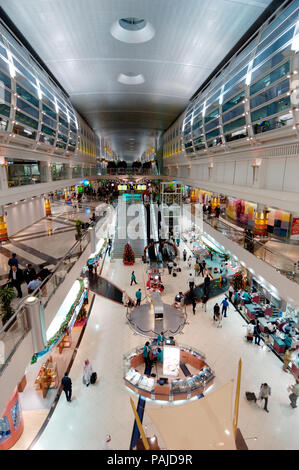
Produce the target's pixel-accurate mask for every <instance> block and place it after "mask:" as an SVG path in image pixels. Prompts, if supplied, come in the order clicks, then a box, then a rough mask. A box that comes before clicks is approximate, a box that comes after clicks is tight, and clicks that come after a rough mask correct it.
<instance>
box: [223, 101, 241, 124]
mask: <svg viewBox="0 0 299 470" xmlns="http://www.w3.org/2000/svg"><path fill="white" fill-rule="evenodd" d="M244 112H245V109H244V104H241V105H240V106H237V107H236V108H233V109H232V110H231V111H228V112H227V113H225V114H223V115H222V122H223V123H224V122H227V121H230V120H231V119H234V118H235V117H237V116H239V115H240V114H243V113H244Z"/></svg>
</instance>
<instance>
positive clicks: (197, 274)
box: [194, 260, 200, 277]
mask: <svg viewBox="0 0 299 470" xmlns="http://www.w3.org/2000/svg"><path fill="white" fill-rule="evenodd" d="M194 271H195V276H196V277H197V276H199V272H200V266H199V264H198V262H197V260H196V263H195V265H194Z"/></svg>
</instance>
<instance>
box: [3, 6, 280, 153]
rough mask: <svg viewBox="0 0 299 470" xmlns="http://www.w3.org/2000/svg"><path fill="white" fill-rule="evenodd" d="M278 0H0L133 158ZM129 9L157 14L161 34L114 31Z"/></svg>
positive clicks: (144, 15)
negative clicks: (139, 38) (123, 36)
mask: <svg viewBox="0 0 299 470" xmlns="http://www.w3.org/2000/svg"><path fill="white" fill-rule="evenodd" d="M270 3H271V0H185V1H184V0H163V1H161V0H84V1H82V0H26V1H23V2H22V1H20V0H0V6H1V7H2V8H3V9H4V10H5V12H6V13H7V15H8V16H9V17H10V18H11V20H12V21H13V22H14V23H15V25H16V27H17V28H18V29H19V30H20V31H21V32H22V34H23V35H24V36H25V38H26V39H27V40H28V42H29V43H30V44H31V45H32V47H33V48H34V49H35V51H36V52H37V53H38V54H39V56H40V57H41V59H42V60H43V61H44V62H45V63H46V65H47V66H48V68H49V69H50V70H51V72H52V73H53V74H54V75H55V76H56V78H57V79H58V80H59V82H60V83H61V85H62V86H63V87H64V88H65V90H66V91H67V92H68V94H69V96H70V99H71V101H72V103H73V104H74V106H75V107H76V108H77V109H78V111H79V112H80V113H81V114H82V115H83V116H84V117H85V118H86V120H87V121H88V122H89V124H90V125H91V127H92V128H93V129H94V130H95V132H97V134H98V135H100V136H103V137H105V138H106V139H108V140H109V141H110V145H111V148H112V150H114V151H115V152H116V154H117V155H119V156H120V157H121V158H125V159H127V160H130V159H132V158H135V157H140V156H141V154H142V152H144V151H145V150H147V149H148V148H149V147H151V146H153V145H154V141H155V137H157V136H159V135H160V134H161V133H162V132H163V130H165V129H166V128H167V127H168V126H169V125H170V123H171V122H172V121H173V120H174V119H175V118H176V116H178V114H179V113H180V112H182V111H183V110H184V109H185V107H186V106H187V104H188V101H189V98H190V97H191V96H192V95H193V93H194V92H195V91H196V90H197V89H198V88H199V86H200V85H201V84H202V83H203V82H204V80H205V79H206V78H207V77H208V76H209V75H210V73H211V72H212V71H213V70H214V69H215V67H216V66H217V65H218V64H219V62H220V61H221V60H222V59H223V58H224V56H225V55H226V54H227V53H228V52H229V51H230V50H231V48H232V47H233V46H234V45H235V44H236V42H237V41H238V40H239V39H240V38H241V37H242V35H243V34H244V33H245V32H246V31H247V30H248V29H249V27H250V26H251V25H252V23H253V22H254V21H255V20H256V19H257V18H258V17H259V16H260V15H261V13H262V12H263V11H264V9H265V8H266V7H267V6H268V5H269V4H270ZM129 17H134V18H140V19H145V20H146V21H147V22H149V23H150V25H151V26H152V28H153V29H154V35H153V37H152V38H151V39H150V40H147V41H146V42H142V43H141V42H139V43H128V42H123V41H120V40H118V39H116V38H115V37H113V36H112V34H111V32H110V30H111V28H112V25H113V24H115V22H117V21H118V20H119V19H121V18H129ZM120 74H124V75H131V76H134V75H142V76H143V77H144V81H142V80H140V83H137V84H134V85H132V84H126V83H120V82H119V81H118V77H119V76H120ZM130 139H131V140H130ZM132 139H135V140H134V141H133V140H132ZM132 142H134V146H132V145H131V144H132Z"/></svg>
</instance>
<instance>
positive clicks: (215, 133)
mask: <svg viewBox="0 0 299 470" xmlns="http://www.w3.org/2000/svg"><path fill="white" fill-rule="evenodd" d="M219 134H220V131H219V129H214V130H213V131H212V132H208V133H207V134H206V140H209V139H212V138H213V137H217V136H218V135H219Z"/></svg>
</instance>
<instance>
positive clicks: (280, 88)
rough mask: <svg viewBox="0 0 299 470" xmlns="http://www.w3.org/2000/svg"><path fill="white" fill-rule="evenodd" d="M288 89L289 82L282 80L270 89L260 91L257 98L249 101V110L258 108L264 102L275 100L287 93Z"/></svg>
mask: <svg viewBox="0 0 299 470" xmlns="http://www.w3.org/2000/svg"><path fill="white" fill-rule="evenodd" d="M289 89H290V82H289V80H288V79H286V80H283V81H282V82H280V83H278V84H277V85H274V86H273V87H271V88H268V89H267V90H264V91H262V93H260V94H259V95H257V96H254V97H253V98H251V101H250V108H251V109H253V108H256V107H257V106H260V105H261V104H263V103H265V102H266V101H271V100H273V99H275V98H276V97H278V96H280V95H283V94H284V93H287V92H288V91H289Z"/></svg>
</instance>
